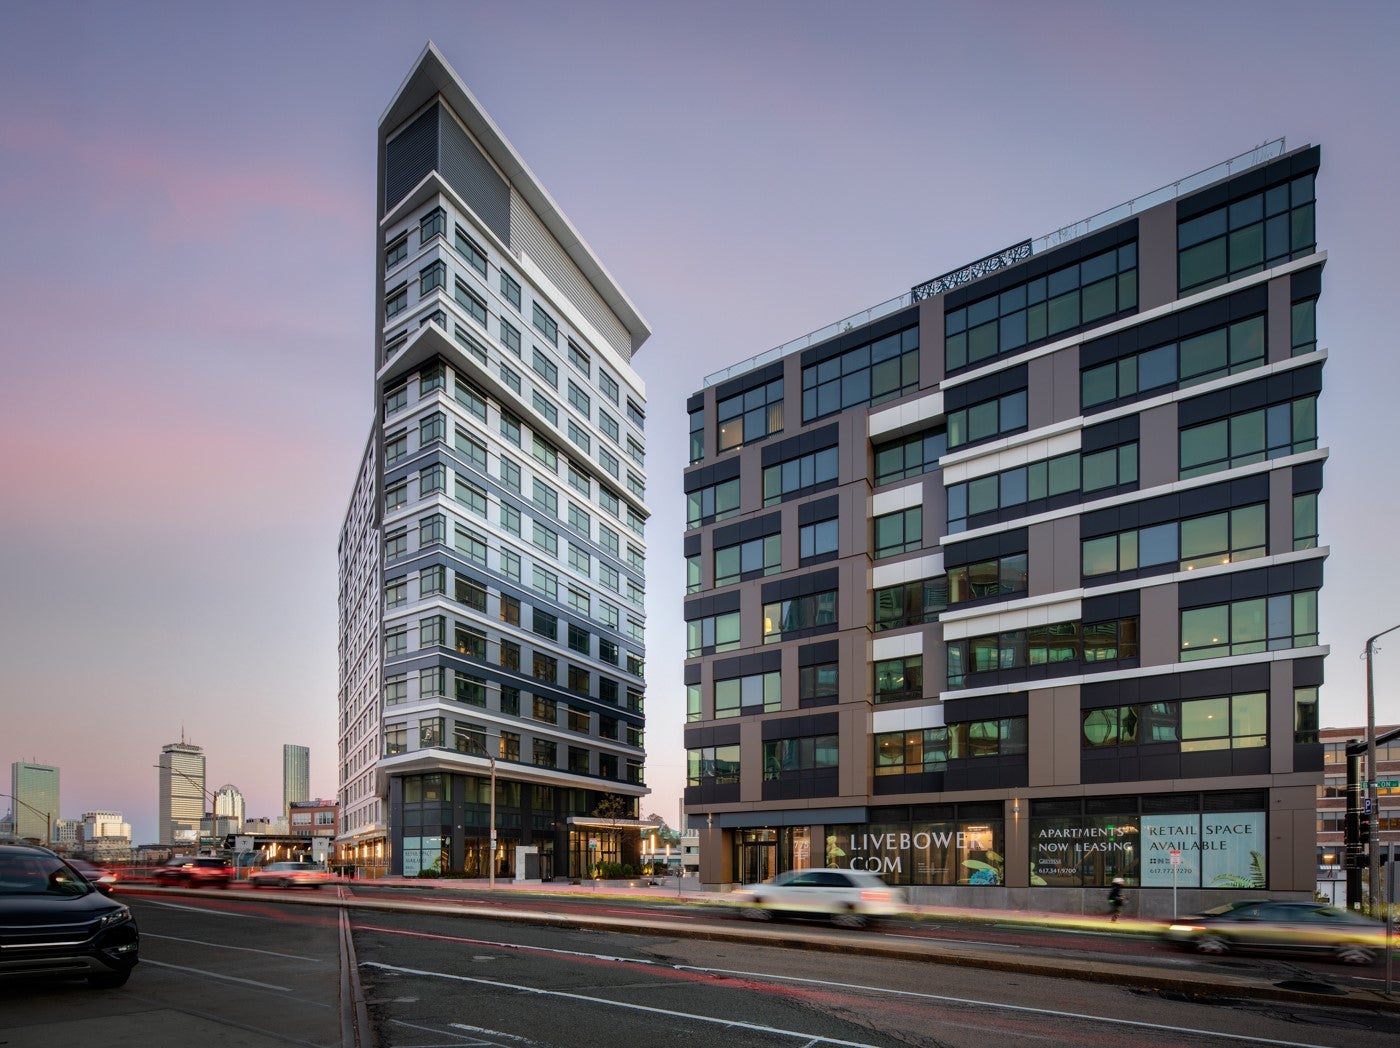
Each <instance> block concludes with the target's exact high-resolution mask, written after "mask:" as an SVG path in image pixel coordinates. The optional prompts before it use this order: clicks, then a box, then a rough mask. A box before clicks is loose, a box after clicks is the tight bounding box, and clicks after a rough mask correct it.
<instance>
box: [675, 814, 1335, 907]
mask: <svg viewBox="0 0 1400 1048" xmlns="http://www.w3.org/2000/svg"><path fill="white" fill-rule="evenodd" d="M1314 819H1315V795H1314V794H1313V792H1312V791H1311V790H1309V789H1307V788H1286V789H1268V788H1263V789H1254V790H1232V791H1228V792H1222V791H1216V792H1173V793H1161V794H1149V795H1133V796H1123V795H1118V796H1070V797H1065V796H1060V797H1032V796H1024V797H1012V798H1002V799H998V800H992V801H985V800H978V801H968V802H952V803H941V804H909V805H885V806H879V807H877V806H869V807H864V808H860V807H847V808H829V809H824V810H815V809H805V810H797V811H786V812H765V813H758V812H732V813H719V814H708V815H707V816H705V817H704V822H703V823H702V824H701V828H700V835H701V849H700V856H701V858H700V880H701V883H702V884H705V885H708V886H710V887H713V888H716V889H719V890H723V889H724V888H726V887H732V886H734V885H737V884H749V883H753V882H756V881H763V880H766V879H768V878H769V877H772V876H773V875H775V874H777V873H781V872H783V871H786V870H791V869H803V868H808V867H823V866H826V867H836V868H843V869H855V870H863V871H867V872H870V873H874V874H877V875H878V876H879V877H881V878H882V879H883V880H885V881H886V882H887V883H889V884H893V885H899V886H902V887H904V888H906V889H907V892H906V894H907V895H908V896H909V898H910V901H912V902H920V903H927V904H930V905H938V904H943V905H971V906H975V905H986V906H1008V905H1012V906H1019V907H1023V908H1027V909H1043V910H1052V911H1059V910H1070V911H1084V912H1087V911H1092V910H1096V909H1097V908H1098V906H1099V901H1100V900H1101V899H1102V898H1103V897H1104V896H1105V895H1106V892H1107V891H1108V889H1109V888H1110V887H1111V886H1112V884H1113V882H1114V881H1115V879H1121V880H1122V881H1123V882H1124V884H1125V885H1126V886H1127V887H1128V888H1129V889H1130V890H1131V892H1132V893H1133V894H1134V895H1135V896H1136V897H1137V898H1138V899H1139V902H1138V904H1137V907H1136V908H1143V909H1144V912H1145V910H1146V909H1152V908H1153V907H1150V906H1147V903H1146V902H1145V901H1144V900H1147V899H1151V898H1153V897H1155V896H1162V897H1164V898H1165V897H1167V896H1171V895H1173V894H1175V895H1176V896H1177V899H1178V902H1181V900H1182V899H1185V898H1189V899H1190V900H1192V901H1193V902H1199V901H1204V900H1208V899H1215V898H1217V897H1229V895H1230V894H1231V893H1235V897H1238V893H1239V892H1254V893H1259V892H1268V893H1270V894H1277V895H1280V896H1283V895H1288V894H1291V893H1303V897H1304V898H1306V897H1309V896H1310V895H1311V892H1312V890H1313V885H1314V880H1315V877H1314V873H1315V858H1314V851H1315V848H1314V844H1313V841H1314V840H1315V824H1314ZM692 820H693V822H692V825H694V823H695V822H698V821H699V820H695V819H694V816H693V815H692ZM1300 844H1301V851H1300ZM1162 905H1166V904H1165V903H1163V904H1162Z"/></svg>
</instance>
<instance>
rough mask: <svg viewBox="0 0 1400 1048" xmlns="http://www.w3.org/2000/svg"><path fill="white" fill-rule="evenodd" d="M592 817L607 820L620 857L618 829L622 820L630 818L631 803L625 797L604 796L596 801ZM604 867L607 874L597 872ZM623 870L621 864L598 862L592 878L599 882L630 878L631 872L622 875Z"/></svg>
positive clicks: (612, 794) (620, 841) (620, 842)
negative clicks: (596, 804)
mask: <svg viewBox="0 0 1400 1048" xmlns="http://www.w3.org/2000/svg"><path fill="white" fill-rule="evenodd" d="M593 817H594V818H595V819H606V820H607V822H608V828H609V830H610V831H611V833H612V838H613V840H614V841H616V842H617V844H618V854H619V856H621V853H622V848H621V844H622V835H621V831H620V828H621V825H622V821H623V820H624V819H630V818H631V817H632V804H631V802H630V801H628V800H627V798H625V797H619V796H618V795H617V794H615V793H609V794H605V795H604V796H603V797H602V799H601V800H599V801H598V806H597V807H596V808H594V809H593ZM604 867H607V868H608V872H607V873H599V872H597V871H599V870H601V869H603V868H604ZM624 869H625V867H624V866H623V865H622V864H621V863H617V862H600V863H598V864H597V866H595V867H594V871H595V872H594V876H595V877H597V878H598V879H600V880H619V879H621V878H622V877H624V876H626V877H630V876H631V872H630V871H628V872H626V873H624V872H623V871H624Z"/></svg>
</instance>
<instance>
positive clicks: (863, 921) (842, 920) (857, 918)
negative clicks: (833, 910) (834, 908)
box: [831, 907, 870, 928]
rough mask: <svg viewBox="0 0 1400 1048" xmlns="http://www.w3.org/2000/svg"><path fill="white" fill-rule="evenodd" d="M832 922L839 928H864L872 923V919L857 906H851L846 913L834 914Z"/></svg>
mask: <svg viewBox="0 0 1400 1048" xmlns="http://www.w3.org/2000/svg"><path fill="white" fill-rule="evenodd" d="M831 923H832V924H834V925H836V927H838V928H864V927H865V926H866V925H867V924H869V923H870V919H869V918H868V917H866V915H865V914H863V913H861V912H860V911H859V910H857V909H856V908H855V907H851V908H850V909H849V910H846V911H845V912H844V913H837V914H832V917H831Z"/></svg>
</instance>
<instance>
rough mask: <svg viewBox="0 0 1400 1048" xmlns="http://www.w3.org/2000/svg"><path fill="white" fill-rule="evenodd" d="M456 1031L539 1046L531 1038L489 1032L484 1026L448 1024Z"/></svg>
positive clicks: (503, 1032)
mask: <svg viewBox="0 0 1400 1048" xmlns="http://www.w3.org/2000/svg"><path fill="white" fill-rule="evenodd" d="M447 1025H448V1026H450V1027H451V1028H452V1029H454V1030H467V1031H469V1032H471V1033H481V1034H486V1035H487V1036H488V1037H504V1038H505V1039H506V1040H508V1041H518V1042H519V1043H520V1044H539V1043H540V1042H539V1041H536V1040H533V1039H532V1038H529V1037H521V1036H520V1035H519V1034H517V1033H506V1032H505V1031H504V1030H488V1029H486V1027H484V1026H468V1025H467V1024H466V1023H448V1024H447Z"/></svg>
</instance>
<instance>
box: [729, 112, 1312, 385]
mask: <svg viewBox="0 0 1400 1048" xmlns="http://www.w3.org/2000/svg"><path fill="white" fill-rule="evenodd" d="M1284 143H1285V140H1284V139H1283V138H1275V139H1272V140H1270V141H1268V142H1265V143H1263V144H1262V145H1258V146H1255V147H1254V148H1253V149H1250V150H1248V151H1246V152H1243V153H1241V154H1239V155H1238V156H1233V157H1231V158H1230V159H1229V160H1223V161H1221V162H1220V163H1218V164H1213V165H1211V166H1210V167H1207V168H1204V169H1203V170H1201V171H1197V172H1196V173H1195V174H1192V175H1187V176H1186V177H1185V178H1181V179H1178V180H1177V181H1175V182H1169V183H1168V184H1167V185H1164V186H1162V187H1161V188H1159V189H1154V190H1153V191H1152V192H1150V193H1143V194H1142V195H1141V196H1136V197H1133V199H1131V200H1129V201H1126V202H1125V203H1122V204H1119V205H1117V206H1116V207H1111V208H1109V209H1108V210H1106V211H1100V212H1099V213H1098V214H1095V215H1090V216H1089V217H1088V218H1081V219H1080V220H1079V221H1078V222H1071V223H1070V224H1069V225H1067V226H1061V227H1060V228H1059V229H1057V230H1055V231H1054V232H1053V233H1047V234H1046V235H1045V236H1042V237H1037V238H1036V239H1034V240H1032V241H1031V254H1032V255H1035V254H1038V253H1040V252H1041V251H1048V250H1049V249H1050V248H1053V247H1058V246H1059V245H1061V244H1064V243H1068V242H1069V241H1071V240H1076V239H1078V238H1079V237H1082V236H1086V235H1088V234H1089V233H1093V232H1095V231H1096V230H1099V229H1104V228H1106V227H1107V226H1111V225H1113V224H1114V223H1115V222H1121V221H1123V220H1124V219H1125V218H1131V217H1132V216H1133V215H1136V214H1140V213H1141V212H1143V211H1146V210H1147V209H1148V208H1152V207H1156V206H1157V205H1158V204H1164V203H1166V202H1167V201H1168V200H1174V199H1175V198H1176V197H1179V196H1183V195H1185V194H1187V193H1194V192H1195V191H1196V190H1198V189H1201V188H1203V187H1204V186H1208V185H1210V184H1211V183H1212V182H1217V181H1219V180H1220V179H1222V178H1228V177H1230V176H1231V175H1237V174H1239V173H1240V172H1241V171H1247V170H1249V169H1250V168H1252V167H1257V166H1258V165H1260V164H1262V163H1265V162H1266V161H1269V160H1273V159H1275V158H1277V157H1279V156H1282V155H1283V151H1284ZM965 268H968V267H959V268H958V269H954V270H951V271H950V275H951V274H956V273H959V272H961V271H962V270H963V269H965ZM938 279H939V280H941V279H943V278H938ZM970 279H972V278H970ZM932 283H935V281H925V282H924V283H923V284H918V285H915V286H914V287H913V288H911V289H910V290H909V291H908V292H906V293H905V294H903V295H898V296H896V297H895V298H891V299H888V300H886V301H884V302H881V303H879V304H878V305H874V306H871V307H870V308H868V309H863V310H861V311H860V312H858V313H852V314H851V315H850V316H848V317H844V318H842V319H841V320H838V321H836V322H835V323H834V324H827V325H826V326H825V327H820V328H817V330H815V331H809V332H808V333H807V334H805V335H803V336H801V337H800V338H795V339H792V340H791V341H788V342H784V343H783V344H782V345H780V346H774V347H773V348H772V349H769V350H765V351H764V352H762V353H759V354H757V355H756V356H752V357H749V358H748V359H747V360H741V361H740V362H739V363H737V364H731V365H729V367H727V368H724V369H723V370H722V371H716V372H715V373H714V374H712V375H706V376H705V383H704V384H705V387H706V388H708V387H710V386H714V385H718V384H719V383H721V382H724V381H726V380H728V379H731V378H733V377H735V376H736V375H742V374H745V373H746V372H749V371H753V370H754V369H755V368H760V367H762V366H763V365H764V364H768V363H771V362H772V361H774V360H781V359H782V358H783V357H785V356H787V355H788V354H789V353H793V352H796V351H797V350H799V349H806V348H807V347H808V346H814V345H816V344H817V343H818V342H825V341H826V340H827V339H829V338H831V337H833V336H835V335H839V334H841V332H843V331H848V330H850V329H851V328H854V327H858V326H860V325H862V324H868V323H870V322H871V321H873V320H879V319H880V318H881V317H885V316H889V314H891V313H894V312H897V311H898V310H901V309H904V308H906V307H907V306H910V305H913V304H914V303H915V302H917V301H918V300H919V299H920V298H921V297H926V296H921V295H920V294H919V289H920V288H924V287H927V286H928V285H929V284H932Z"/></svg>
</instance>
